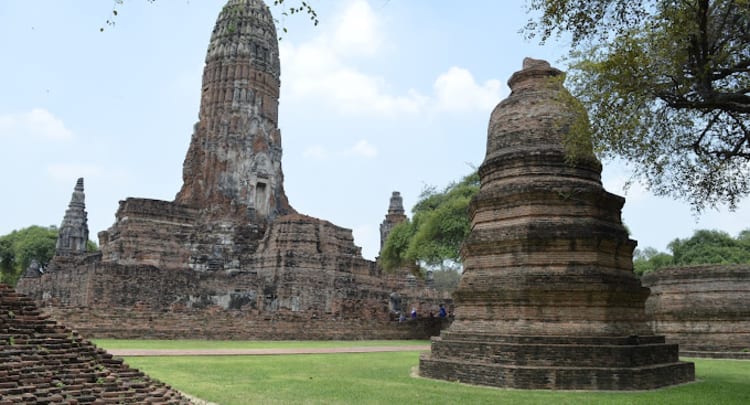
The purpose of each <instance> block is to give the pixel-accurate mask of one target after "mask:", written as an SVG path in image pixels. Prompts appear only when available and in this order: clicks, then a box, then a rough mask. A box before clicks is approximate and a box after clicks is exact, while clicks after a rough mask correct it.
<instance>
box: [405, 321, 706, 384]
mask: <svg viewBox="0 0 750 405" xmlns="http://www.w3.org/2000/svg"><path fill="white" fill-rule="evenodd" d="M694 373H695V369H694V367H693V364H692V363H684V362H680V361H679V358H678V347H677V345H676V344H666V343H665V342H664V337H662V336H644V337H638V336H623V337H584V336H580V337H572V336H567V337H566V336H512V335H508V336H502V335H495V334H465V333H451V332H447V331H444V332H443V333H442V334H441V336H440V337H435V338H433V339H432V345H431V352H430V353H424V354H422V356H421V357H420V375H421V376H423V377H427V378H435V379H441V380H449V381H459V382H467V383H469V384H479V385H490V386H496V387H502V388H508V387H512V388H521V389H556V390H613V391H627V390H644V389H655V388H660V387H665V386H671V385H675V384H679V383H682V382H685V381H690V380H692V376H693V375H694Z"/></svg>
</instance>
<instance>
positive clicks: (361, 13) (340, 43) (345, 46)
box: [334, 0, 381, 55]
mask: <svg viewBox="0 0 750 405" xmlns="http://www.w3.org/2000/svg"><path fill="white" fill-rule="evenodd" d="M336 20H337V23H338V25H337V27H336V31H335V34H334V43H335V45H336V47H337V48H338V49H339V50H340V51H342V52H344V53H354V54H358V53H361V54H365V55H372V54H374V53H375V52H376V51H377V49H378V48H379V47H380V43H381V37H380V33H379V32H378V20H377V18H376V16H375V13H373V11H372V8H370V4H369V3H368V2H367V1H364V0H356V1H353V2H351V3H350V4H349V5H348V7H347V8H346V9H344V11H343V13H341V15H339V16H338V18H336Z"/></svg>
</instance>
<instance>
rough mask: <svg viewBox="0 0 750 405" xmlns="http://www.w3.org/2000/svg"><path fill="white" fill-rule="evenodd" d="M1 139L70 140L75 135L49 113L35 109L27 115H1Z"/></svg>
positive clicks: (41, 109)
mask: <svg viewBox="0 0 750 405" xmlns="http://www.w3.org/2000/svg"><path fill="white" fill-rule="evenodd" d="M0 137H13V138H29V137H34V138H43V139H50V140H69V139H72V138H73V133H72V132H71V131H70V130H69V129H67V128H66V127H65V124H64V123H63V122H62V120H60V119H59V118H57V117H55V116H54V115H53V114H52V113H50V112H49V111H47V110H45V109H43V108H34V109H33V110H31V111H29V112H25V113H20V114H2V115H0Z"/></svg>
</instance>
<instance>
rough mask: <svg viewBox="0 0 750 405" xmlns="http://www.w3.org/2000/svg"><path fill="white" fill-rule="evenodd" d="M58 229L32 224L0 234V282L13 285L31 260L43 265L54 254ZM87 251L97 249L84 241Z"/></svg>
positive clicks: (92, 244) (89, 242) (91, 243)
mask: <svg viewBox="0 0 750 405" xmlns="http://www.w3.org/2000/svg"><path fill="white" fill-rule="evenodd" d="M57 236H58V229H57V227H56V226H49V227H43V226H37V225H32V226H29V227H27V228H23V229H20V230H16V231H13V232H11V233H9V234H7V235H3V236H0V282H3V283H6V284H10V285H15V284H16V281H18V279H19V278H20V277H21V275H22V274H23V272H24V271H26V269H27V268H28V267H29V265H30V264H31V262H32V260H36V261H37V263H39V265H40V266H42V267H45V266H46V265H47V263H49V261H50V260H51V259H52V257H53V256H54V255H55V246H56V244H57ZM86 249H87V250H88V251H89V252H93V251H95V250H97V246H96V244H95V243H94V242H92V241H90V240H89V241H87V242H86Z"/></svg>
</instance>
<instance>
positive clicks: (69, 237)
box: [55, 177, 89, 256]
mask: <svg viewBox="0 0 750 405" xmlns="http://www.w3.org/2000/svg"><path fill="white" fill-rule="evenodd" d="M85 200H86V195H85V194H84V193H83V177H81V178H79V179H78V181H76V186H75V189H74V190H73V195H72V196H71V197H70V204H69V205H68V209H67V210H65V217H63V221H62V225H60V233H59V234H58V236H57V246H56V247H55V255H57V256H70V255H76V254H83V253H86V242H88V240H89V225H88V216H87V214H86V202H85Z"/></svg>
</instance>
